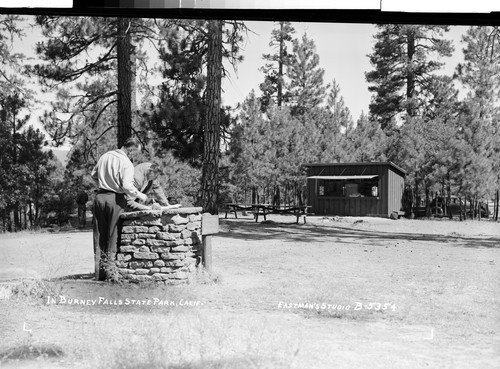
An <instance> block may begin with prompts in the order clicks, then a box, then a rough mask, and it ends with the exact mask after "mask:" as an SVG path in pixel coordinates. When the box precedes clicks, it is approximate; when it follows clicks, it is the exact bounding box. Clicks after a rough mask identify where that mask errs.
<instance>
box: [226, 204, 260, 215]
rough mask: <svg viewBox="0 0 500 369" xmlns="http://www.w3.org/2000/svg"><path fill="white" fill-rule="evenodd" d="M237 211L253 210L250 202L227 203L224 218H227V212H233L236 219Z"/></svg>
mask: <svg viewBox="0 0 500 369" xmlns="http://www.w3.org/2000/svg"><path fill="white" fill-rule="evenodd" d="M238 211H253V205H251V204H237V203H232V202H231V203H227V204H226V216H225V218H226V219H227V213H228V212H229V213H234V216H235V218H236V219H238V213H237V212H238Z"/></svg>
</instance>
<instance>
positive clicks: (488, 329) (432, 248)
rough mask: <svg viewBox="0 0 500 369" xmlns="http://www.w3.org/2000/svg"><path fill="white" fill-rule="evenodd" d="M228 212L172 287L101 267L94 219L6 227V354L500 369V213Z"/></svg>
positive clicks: (39, 359)
mask: <svg viewBox="0 0 500 369" xmlns="http://www.w3.org/2000/svg"><path fill="white" fill-rule="evenodd" d="M228 218H229V219H224V218H223V217H221V220H220V223H221V232H220V233H219V234H218V235H216V236H214V238H213V241H212V244H213V266H214V267H213V272H212V274H210V275H206V274H200V275H199V276H198V278H197V280H196V281H195V282H194V283H192V284H190V285H186V286H175V287H156V286H152V285H150V286H136V285H125V286H121V285H113V284H107V283H103V282H96V281H94V280H92V275H91V273H92V271H93V252H92V233H91V231H90V230H83V231H75V230H70V231H65V232H58V233H42V232H39V233H27V232H26V233H19V234H3V235H0V255H1V258H0V283H1V284H0V367H5V368H18V367H19V368H38V367H41V368H45V367H46V368H52V367H56V368H72V367H75V368H88V367H94V368H95V367H97V368H146V367H147V368H333V367H335V368H352V367H358V368H498V367H500V335H499V329H500V309H499V308H500V306H499V299H500V284H499V280H500V279H499V277H500V269H499V267H498V266H499V265H500V223H495V222H492V221H489V220H487V221H481V222H478V221H466V222H460V221H450V220H448V219H441V220H427V219H425V220H424V219H419V220H407V219H399V220H389V219H380V218H366V217H365V218H354V217H345V218H336V217H308V218H307V224H295V223H294V218H292V217H286V216H270V217H268V221H266V222H259V223H256V222H254V221H253V220H252V218H251V217H250V216H239V217H238V219H234V217H233V216H228ZM12 286H14V287H12ZM16 286H17V287H16ZM12 290H13V291H14V292H12ZM148 301H149V302H148ZM93 302H94V303H93Z"/></svg>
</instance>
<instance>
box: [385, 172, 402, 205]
mask: <svg viewBox="0 0 500 369" xmlns="http://www.w3.org/2000/svg"><path fill="white" fill-rule="evenodd" d="M387 174H388V176H387V177H388V193H390V194H391V196H389V197H388V215H390V214H391V213H392V212H398V213H399V212H400V211H402V210H403V192H404V178H403V177H401V176H400V175H399V174H398V173H396V172H394V170H393V169H392V168H389V170H388V173H387Z"/></svg>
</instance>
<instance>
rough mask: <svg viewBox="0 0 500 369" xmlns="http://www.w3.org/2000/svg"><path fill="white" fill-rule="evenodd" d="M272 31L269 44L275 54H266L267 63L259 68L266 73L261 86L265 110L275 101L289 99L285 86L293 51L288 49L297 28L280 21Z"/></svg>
mask: <svg viewBox="0 0 500 369" xmlns="http://www.w3.org/2000/svg"><path fill="white" fill-rule="evenodd" d="M277 26H278V27H279V28H275V29H273V30H272V31H271V41H270V42H269V46H270V47H272V48H273V49H274V50H275V53H273V54H264V55H262V58H263V59H264V60H265V61H266V64H265V65H264V66H263V67H261V68H260V69H259V70H260V71H262V72H263V73H264V82H262V83H261V84H260V85H259V87H260V89H261V91H262V97H261V105H262V109H263V111H266V110H267V108H268V107H269V106H270V105H271V104H272V103H273V102H274V103H275V104H277V105H278V106H282V105H283V103H284V102H285V103H286V102H287V101H288V99H289V94H288V92H287V91H285V90H284V88H285V79H284V76H285V71H286V68H287V67H288V66H289V65H290V58H291V53H290V52H289V51H288V46H287V43H291V42H292V41H293V34H294V33H295V29H294V28H293V26H292V24H291V23H290V22H286V21H280V22H278V25H277Z"/></svg>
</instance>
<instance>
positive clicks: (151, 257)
mask: <svg viewBox="0 0 500 369" xmlns="http://www.w3.org/2000/svg"><path fill="white" fill-rule="evenodd" d="M134 258H136V259H148V260H155V259H158V258H159V256H158V254H157V253H155V252H134Z"/></svg>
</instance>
